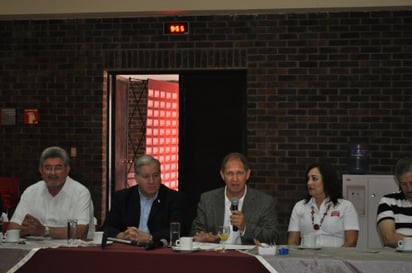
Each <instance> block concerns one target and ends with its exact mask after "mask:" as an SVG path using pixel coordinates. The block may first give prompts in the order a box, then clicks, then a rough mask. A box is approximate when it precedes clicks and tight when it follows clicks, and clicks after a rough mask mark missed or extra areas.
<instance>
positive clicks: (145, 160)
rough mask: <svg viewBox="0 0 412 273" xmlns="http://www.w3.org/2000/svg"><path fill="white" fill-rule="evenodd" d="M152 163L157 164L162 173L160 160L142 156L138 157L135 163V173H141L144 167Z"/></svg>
mask: <svg viewBox="0 0 412 273" xmlns="http://www.w3.org/2000/svg"><path fill="white" fill-rule="evenodd" d="M152 163H155V164H156V167H157V169H158V170H159V172H160V161H159V160H157V159H156V158H154V157H153V156H151V155H142V156H140V157H138V158H137V159H136V161H135V162H134V172H135V174H139V173H140V168H141V167H142V166H145V165H149V164H152Z"/></svg>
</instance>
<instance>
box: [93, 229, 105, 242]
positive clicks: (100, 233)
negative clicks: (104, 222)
mask: <svg viewBox="0 0 412 273" xmlns="http://www.w3.org/2000/svg"><path fill="white" fill-rule="evenodd" d="M102 240H103V231H95V232H94V233H93V244H95V245H100V244H101V243H102Z"/></svg>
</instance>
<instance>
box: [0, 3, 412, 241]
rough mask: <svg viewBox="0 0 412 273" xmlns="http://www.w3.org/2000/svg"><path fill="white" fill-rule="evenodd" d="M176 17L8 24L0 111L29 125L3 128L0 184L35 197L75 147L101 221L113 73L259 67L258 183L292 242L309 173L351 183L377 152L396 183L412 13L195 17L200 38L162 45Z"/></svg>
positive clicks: (373, 167) (375, 162) (406, 141)
mask: <svg viewBox="0 0 412 273" xmlns="http://www.w3.org/2000/svg"><path fill="white" fill-rule="evenodd" d="M173 19H174V18H168V17H159V18H114V19H73V20H71V19H67V20H27V21H2V22H1V24H0V108H16V109H17V124H16V125H15V126H2V127H0V151H1V153H0V176H14V177H19V178H20V180H21V182H22V189H24V188H25V187H27V185H29V184H31V183H33V182H34V181H36V180H37V179H39V175H38V171H37V164H38V156H39V154H40V151H41V150H42V149H43V148H44V147H46V146H49V145H61V146H63V147H64V148H67V149H69V148H70V147H72V146H75V147H77V151H78V154H77V157H76V158H74V159H73V162H72V172H71V174H72V177H74V178H76V179H78V180H79V181H82V182H83V183H85V184H86V185H87V186H88V187H89V189H90V190H91V192H92V194H93V199H94V202H95V206H96V211H97V212H96V215H99V213H98V212H100V211H101V209H102V208H103V206H102V204H103V203H104V198H105V195H104V194H101V190H102V189H103V190H104V189H105V186H104V179H105V174H106V170H105V169H104V167H103V166H104V161H105V157H104V156H103V155H104V154H105V153H106V151H107V148H106V145H107V143H106V142H105V137H106V134H107V132H106V129H105V128H106V125H107V124H106V116H105V111H106V110H107V104H106V102H107V93H105V91H104V90H106V89H105V88H104V86H105V83H104V77H105V76H104V73H103V72H104V71H105V70H110V71H115V70H125V71H129V72H130V70H132V71H138V72H145V71H150V72H155V71H161V72H165V71H166V72H167V71H178V70H180V69H182V70H183V69H206V68H207V69H227V68H234V69H239V68H240V69H247V75H248V80H247V82H248V83H247V94H248V95H247V97H248V104H247V105H248V107H247V115H248V118H247V119H248V120H247V128H248V137H247V141H248V155H249V157H250V160H251V162H252V167H253V181H251V182H252V184H253V185H254V186H255V187H257V188H260V189H262V190H265V191H267V192H269V193H271V194H273V196H275V197H276V198H277V204H278V213H279V220H280V224H281V227H282V232H283V233H284V235H283V238H282V239H283V241H284V240H285V236H286V235H285V234H286V228H287V223H288V217H289V214H290V211H291V208H292V206H293V204H294V203H295V202H296V201H297V200H298V199H300V198H301V197H302V196H303V195H304V193H305V183H304V180H303V174H304V171H305V169H306V166H307V165H308V164H309V163H311V162H313V161H316V160H319V159H325V158H326V159H327V160H329V161H330V162H331V163H334V164H336V165H337V166H338V167H339V170H340V172H345V168H346V165H347V163H348V162H347V160H348V153H349V152H348V149H347V147H348V144H350V143H366V144H368V145H369V150H370V164H369V172H370V173H377V174H388V173H391V172H392V169H393V164H394V163H395V161H396V160H397V159H398V158H399V157H401V156H405V155H411V154H412V143H411V142H412V138H411V135H412V129H411V128H412V127H411V123H410V120H411V119H412V53H411V52H412V38H411V37H412V31H411V29H412V11H407V10H399V11H393V10H386V11H385V10H382V11H365V12H361V11H357V12H316V13H315V12H314V13H311V12H307V13H296V14H292V13H290V14H261V15H239V16H195V17H183V18H179V20H184V21H189V22H190V34H189V35H185V36H176V37H174V36H173V37H172V36H164V35H162V31H163V26H162V23H163V22H165V21H169V20H173ZM25 108H38V109H39V113H40V122H39V124H38V125H37V126H25V125H23V124H22V119H23V117H22V111H23V109H25ZM102 184H103V185H102Z"/></svg>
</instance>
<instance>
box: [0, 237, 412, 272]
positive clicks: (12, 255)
mask: <svg viewBox="0 0 412 273" xmlns="http://www.w3.org/2000/svg"><path fill="white" fill-rule="evenodd" d="M279 247H287V246H278V248H279ZM288 249H289V254H288V255H276V256H259V255H257V250H256V249H251V250H248V251H242V252H239V251H235V250H231V251H227V252H226V253H221V252H215V251H204V250H201V251H198V252H193V253H182V252H174V251H173V250H172V249H170V248H161V249H155V250H145V249H144V248H142V247H136V246H130V245H125V244H121V243H113V244H111V245H109V246H107V247H106V248H105V249H101V248H100V247H98V246H90V245H82V246H80V247H68V246H67V245H62V244H61V243H59V242H56V241H54V240H51V241H47V240H44V241H41V242H30V241H27V244H24V245H20V244H15V245H7V244H3V245H0V273H5V272H7V270H8V269H9V268H11V267H12V266H13V265H14V264H16V263H17V262H18V261H19V260H20V259H21V258H22V257H24V256H25V255H26V254H27V256H26V258H27V262H26V263H25V264H24V265H23V266H21V267H20V268H19V269H18V270H17V271H16V272H17V273H25V272H30V273H33V272H42V273H48V272H53V273H55V272H59V273H66V272H67V273H69V272H70V273H73V272H87V270H89V272H99V273H106V272H110V273H112V272H122V273H128V272H133V273H135V272H137V271H138V272H140V273H152V272H153V273H155V272H156V273H158V272H162V271H166V270H167V271H166V272H168V273H169V272H170V273H174V272H176V273H177V272H179V273H185V272H190V273H193V272H195V273H210V272H236V273H243V272H245V273H267V272H273V273H387V272H391V273H392V272H394V273H411V272H412V252H397V251H396V250H395V249H392V248H380V249H358V248H322V249H317V250H313V249H299V248H298V247H292V246H289V247H288Z"/></svg>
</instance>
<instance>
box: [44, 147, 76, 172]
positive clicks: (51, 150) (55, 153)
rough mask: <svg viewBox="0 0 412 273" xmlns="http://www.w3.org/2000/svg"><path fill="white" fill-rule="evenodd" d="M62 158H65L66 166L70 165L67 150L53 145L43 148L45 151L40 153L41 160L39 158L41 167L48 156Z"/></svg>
mask: <svg viewBox="0 0 412 273" xmlns="http://www.w3.org/2000/svg"><path fill="white" fill-rule="evenodd" d="M56 157H58V158H61V159H62V160H63V164H64V166H66V167H67V166H69V165H70V158H69V155H68V154H67V152H66V151H65V150H64V149H63V148H60V147H58V146H52V147H48V148H46V149H44V150H43V152H42V153H41V155H40V160H39V168H41V167H42V166H43V163H44V161H46V159H48V158H56Z"/></svg>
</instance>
